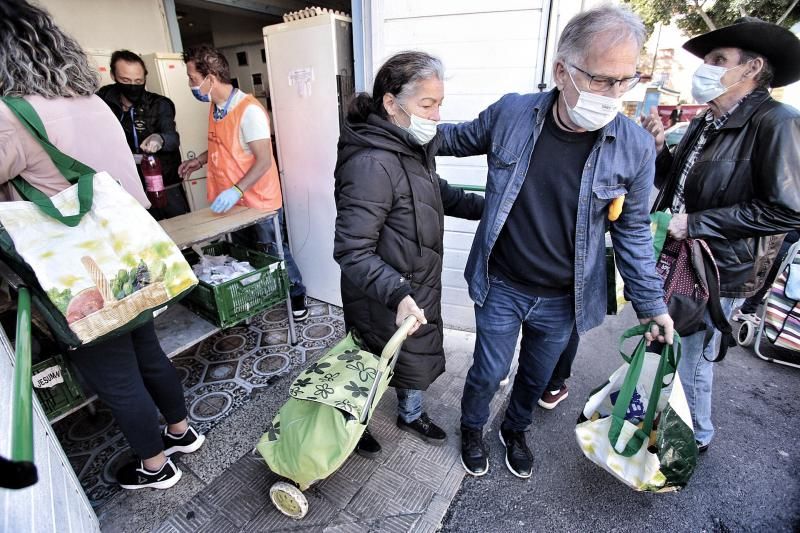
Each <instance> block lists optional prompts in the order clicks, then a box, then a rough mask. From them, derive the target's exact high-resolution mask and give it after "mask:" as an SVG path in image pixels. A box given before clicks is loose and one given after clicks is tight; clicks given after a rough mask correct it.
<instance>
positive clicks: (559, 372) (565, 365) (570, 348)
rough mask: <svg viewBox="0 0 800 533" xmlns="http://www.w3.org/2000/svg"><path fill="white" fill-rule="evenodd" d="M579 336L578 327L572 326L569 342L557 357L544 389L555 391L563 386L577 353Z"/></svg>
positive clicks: (570, 373) (569, 374) (570, 372)
mask: <svg viewBox="0 0 800 533" xmlns="http://www.w3.org/2000/svg"><path fill="white" fill-rule="evenodd" d="M580 340H581V338H580V336H579V335H578V328H577V327H573V328H572V335H570V337H569V342H568V343H567V347H566V348H564V351H563V352H561V355H560V356H559V358H558V363H556V367H555V369H554V370H553V375H552V376H550V382H549V383H548V384H547V387H546V388H545V390H548V391H555V390H558V389H560V388H561V387H563V386H564V383H565V382H566V381H567V379H569V377H570V376H571V375H572V362H573V361H574V360H575V356H576V355H577V354H578V343H579V342H580Z"/></svg>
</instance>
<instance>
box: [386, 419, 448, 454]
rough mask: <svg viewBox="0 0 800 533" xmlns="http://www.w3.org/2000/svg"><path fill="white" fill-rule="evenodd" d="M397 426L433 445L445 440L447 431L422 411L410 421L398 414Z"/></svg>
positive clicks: (440, 443)
mask: <svg viewBox="0 0 800 533" xmlns="http://www.w3.org/2000/svg"><path fill="white" fill-rule="evenodd" d="M397 427H399V428H400V429H402V430H403V431H408V432H409V433H413V434H414V435H416V436H418V437H419V438H421V439H422V440H424V441H425V442H427V443H428V444H433V445H434V446H441V445H442V444H444V443H445V442H447V433H445V432H444V430H443V429H442V428H440V427H439V426H437V425H436V424H434V423H433V421H432V420H431V419H430V417H429V416H428V413H422V414H421V415H420V417H419V418H417V419H416V420H412V421H411V422H406V421H404V420H403V419H402V418H400V417H399V416H398V417H397Z"/></svg>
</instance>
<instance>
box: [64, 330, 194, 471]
mask: <svg viewBox="0 0 800 533" xmlns="http://www.w3.org/2000/svg"><path fill="white" fill-rule="evenodd" d="M70 359H71V360H72V363H73V365H74V366H75V367H76V368H77V369H78V371H79V372H80V373H81V375H82V376H83V378H84V379H85V380H86V382H87V383H88V384H89V385H90V386H91V387H92V389H94V391H95V392H96V393H97V396H98V397H100V399H101V400H102V401H103V402H104V403H105V404H106V405H108V406H109V408H111V412H112V413H113V414H114V418H115V419H116V421H117V423H118V424H119V426H120V428H121V429H122V434H123V435H125V438H126V439H128V443H129V444H130V445H131V448H133V451H134V452H136V454H137V455H138V456H139V457H141V458H143V459H147V458H150V457H153V456H155V455H157V454H158V453H159V452H161V451H163V450H164V445H163V443H162V440H161V427H160V425H159V421H158V413H159V411H160V412H161V414H162V415H164V419H165V420H166V421H167V423H168V424H175V423H177V422H180V421H181V420H183V419H184V418H186V403H185V401H184V398H183V385H181V381H180V378H179V377H178V372H177V371H176V370H175V367H174V366H173V365H172V363H171V362H170V360H169V359H168V358H167V356H166V354H165V353H164V350H162V349H161V345H160V344H159V342H158V338H157V337H156V330H155V326H154V325H153V322H152V321H151V322H148V323H147V324H145V325H144V326H141V327H139V328H137V329H135V330H133V331H130V332H128V333H125V334H123V335H120V336H118V337H114V338H112V339H108V340H106V341H103V342H101V343H99V344H97V345H93V346H87V347H82V348H78V349H76V350H74V351H73V352H70Z"/></svg>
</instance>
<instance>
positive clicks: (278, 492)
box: [269, 481, 308, 520]
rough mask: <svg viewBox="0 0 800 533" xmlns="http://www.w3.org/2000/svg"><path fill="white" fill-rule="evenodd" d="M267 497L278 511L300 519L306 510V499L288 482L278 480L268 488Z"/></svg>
mask: <svg viewBox="0 0 800 533" xmlns="http://www.w3.org/2000/svg"><path fill="white" fill-rule="evenodd" d="M269 499H270V500H272V505H274V506H275V507H276V508H277V509H278V510H279V511H280V512H282V513H283V514H285V515H286V516H288V517H289V518H294V519H295V520H300V519H301V518H303V517H304V516H305V515H306V513H307V512H308V500H306V497H305V496H303V493H302V492H301V491H300V489H298V488H297V487H295V486H294V485H292V484H290V483H286V482H285V481H278V482H277V483H275V484H274V485H272V486H271V487H270V489H269Z"/></svg>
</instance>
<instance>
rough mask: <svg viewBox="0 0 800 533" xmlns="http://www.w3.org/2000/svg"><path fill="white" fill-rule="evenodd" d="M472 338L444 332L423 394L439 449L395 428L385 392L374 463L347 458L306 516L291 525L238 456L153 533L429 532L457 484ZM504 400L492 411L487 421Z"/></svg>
mask: <svg viewBox="0 0 800 533" xmlns="http://www.w3.org/2000/svg"><path fill="white" fill-rule="evenodd" d="M473 342H474V337H473V335H472V334H470V333H465V332H461V331H453V330H449V331H447V333H446V336H445V350H446V353H447V354H448V363H447V369H448V371H447V373H446V374H445V375H443V376H441V377H440V378H439V379H438V380H437V381H436V382H435V383H434V384H433V385H432V386H431V388H430V389H429V390H428V392H427V393H426V397H425V406H426V410H427V411H428V413H429V414H430V415H431V417H432V418H433V419H434V420H435V421H436V422H437V423H440V424H441V425H442V426H443V427H445V428H446V429H447V430H448V432H449V434H450V435H449V439H448V442H447V444H446V445H444V446H440V447H434V446H430V445H427V444H425V443H423V442H422V441H420V440H419V439H417V438H415V437H413V436H411V435H410V434H408V433H405V432H402V431H400V430H399V429H398V428H397V426H396V425H395V418H396V406H397V401H396V398H395V396H394V394H393V393H392V391H391V390H390V391H389V392H387V394H386V395H385V396H384V398H383V400H382V401H381V403H380V406H379V407H378V410H377V411H376V414H375V415H374V417H373V419H372V421H371V422H370V429H371V430H372V432H373V434H374V435H375V437H376V438H377V439H378V440H379V442H380V443H381V445H382V446H383V452H382V454H381V455H380V457H379V458H378V459H375V460H369V459H364V458H362V457H359V456H358V455H355V454H354V455H353V456H351V457H350V459H348V461H347V462H346V463H345V464H344V466H342V468H341V469H339V470H338V471H337V472H336V473H334V474H333V475H332V476H330V477H328V478H327V479H325V480H324V481H321V482H319V483H317V484H316V485H314V486H312V487H311V488H310V489H309V490H308V491H306V492H305V495H306V497H307V498H308V502H309V512H308V515H306V517H305V518H304V519H303V520H300V521H295V520H292V519H290V518H287V517H285V516H284V515H282V514H281V513H280V512H278V511H277V510H276V509H275V508H274V507H273V506H272V504H271V503H270V501H269V487H270V486H271V485H272V484H273V483H274V482H276V481H278V480H280V478H279V477H278V476H277V475H275V474H273V473H272V472H270V471H269V469H268V468H267V466H266V465H265V463H264V461H263V460H262V459H261V457H260V456H255V455H252V454H249V453H248V454H245V455H244V456H243V457H242V458H241V459H239V460H238V461H237V462H236V463H235V464H233V465H232V466H231V467H230V468H228V469H227V470H226V471H225V472H224V473H222V474H221V475H220V476H219V477H218V478H216V479H215V480H214V481H212V482H211V483H209V484H208V485H207V486H206V487H205V488H204V489H202V490H201V491H200V492H199V493H198V494H197V495H196V496H195V497H194V498H192V499H191V500H190V501H189V502H187V503H186V504H184V505H183V506H181V507H180V508H178V509H177V510H176V511H175V512H173V513H172V514H171V516H170V517H169V518H168V519H167V520H166V521H165V522H164V523H163V524H161V526H160V527H159V528H158V529H157V531H159V532H185V533H188V532H195V531H215V532H216V531H220V532H228V531H230V532H257V531H270V532H280V531H301V530H302V531H321V532H331V533H333V532H347V533H356V532H369V531H381V532H384V531H386V532H395V531H396V532H405V531H414V532H427V531H436V529H437V528H438V527H439V524H440V523H441V520H442V519H443V518H444V515H445V513H446V511H447V508H448V506H449V504H450V501H451V500H452V498H453V497H454V496H455V493H456V492H457V491H458V489H459V486H460V485H461V480H462V479H463V477H464V470H463V468H462V467H461V461H460V457H459V451H458V443H459V441H460V439H459V435H458V434H457V428H458V420H459V400H460V397H461V390H462V387H463V383H464V376H465V375H466V371H467V370H468V368H469V364H470V362H471V354H472V346H473ZM504 397H505V394H499V395H498V396H497V397H496V398H495V401H494V402H493V403H492V415H494V414H495V413H496V411H497V409H498V408H499V406H500V405H501V403H502V401H503V399H504Z"/></svg>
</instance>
